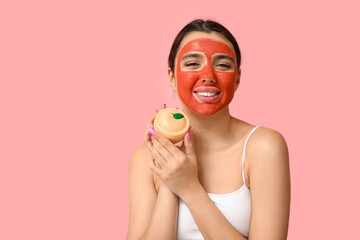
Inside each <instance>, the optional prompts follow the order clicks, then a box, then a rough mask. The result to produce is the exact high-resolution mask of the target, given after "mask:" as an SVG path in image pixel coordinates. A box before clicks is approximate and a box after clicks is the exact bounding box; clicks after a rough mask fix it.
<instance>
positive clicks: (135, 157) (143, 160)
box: [129, 144, 151, 168]
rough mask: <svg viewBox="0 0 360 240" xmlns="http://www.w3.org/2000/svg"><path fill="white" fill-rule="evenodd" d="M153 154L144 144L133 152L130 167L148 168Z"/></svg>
mask: <svg viewBox="0 0 360 240" xmlns="http://www.w3.org/2000/svg"><path fill="white" fill-rule="evenodd" d="M150 156H151V153H150V151H149V150H148V149H147V147H146V146H145V144H142V145H140V146H137V147H135V149H134V150H133V151H132V153H131V156H130V163H129V165H130V166H132V167H133V168H138V167H145V166H146V167H148V165H149V161H148V160H150Z"/></svg>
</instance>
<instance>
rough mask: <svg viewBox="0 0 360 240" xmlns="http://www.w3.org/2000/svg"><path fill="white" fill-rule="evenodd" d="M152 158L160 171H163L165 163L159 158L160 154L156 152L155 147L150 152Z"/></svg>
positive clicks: (161, 157)
mask: <svg viewBox="0 0 360 240" xmlns="http://www.w3.org/2000/svg"><path fill="white" fill-rule="evenodd" d="M151 154H152V156H153V158H154V159H155V161H156V163H157V164H158V166H159V167H160V169H164V168H165V167H166V164H167V161H166V160H165V159H164V158H163V156H161V154H160V153H159V152H158V151H157V150H156V148H155V147H153V150H152V152H151Z"/></svg>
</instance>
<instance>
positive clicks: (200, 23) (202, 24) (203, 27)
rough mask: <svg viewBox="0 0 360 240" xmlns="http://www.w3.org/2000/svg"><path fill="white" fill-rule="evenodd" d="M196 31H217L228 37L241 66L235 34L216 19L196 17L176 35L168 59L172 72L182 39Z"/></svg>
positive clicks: (238, 64) (238, 65) (237, 61)
mask: <svg viewBox="0 0 360 240" xmlns="http://www.w3.org/2000/svg"><path fill="white" fill-rule="evenodd" d="M195 31H198V32H205V33H210V32H217V33H220V34H221V35H223V36H224V37H225V38H226V39H228V40H229V41H230V42H231V43H232V45H233V47H234V50H235V57H236V63H237V68H239V67H240V62H241V53H240V49H239V45H238V43H237V42H236V39H235V38H234V36H233V35H232V34H231V33H230V31H229V30H227V29H226V28H225V27H224V26H223V25H221V24H220V23H217V22H215V21H212V20H202V19H196V20H194V21H192V22H190V23H189V24H187V25H186V26H185V27H184V28H183V29H182V30H181V31H180V32H179V33H178V35H177V36H176V38H175V40H174V42H173V44H172V46H171V50H170V54H169V59H168V66H169V68H170V69H171V71H172V72H174V65H175V57H176V53H177V51H178V48H179V45H180V43H181V41H182V40H183V38H184V37H185V36H186V35H187V34H189V33H190V32H195Z"/></svg>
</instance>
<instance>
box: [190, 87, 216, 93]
mask: <svg viewBox="0 0 360 240" xmlns="http://www.w3.org/2000/svg"><path fill="white" fill-rule="evenodd" d="M193 92H209V93H218V92H221V90H220V89H218V88H216V87H197V88H195V89H194V90H193Z"/></svg>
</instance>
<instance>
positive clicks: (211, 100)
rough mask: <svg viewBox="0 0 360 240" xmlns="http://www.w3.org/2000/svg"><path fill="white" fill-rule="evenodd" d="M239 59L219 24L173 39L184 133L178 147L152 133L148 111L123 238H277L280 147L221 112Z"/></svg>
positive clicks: (195, 25)
mask: <svg viewBox="0 0 360 240" xmlns="http://www.w3.org/2000/svg"><path fill="white" fill-rule="evenodd" d="M240 60H241V58H240V50H239V47H238V44H237V42H236V40H235V38H234V37H233V36H232V34H231V33H230V32H229V31H228V30H227V29H226V28H225V27H223V26H222V25H220V24H219V23H216V22H213V21H203V20H195V21H193V22H191V23H189V24H188V25H187V26H185V27H184V28H183V29H182V30H181V31H180V33H179V34H178V36H177V37H176V39H175V41H174V43H173V45H172V49H171V52H170V55H169V70H168V75H169V83H170V86H171V88H172V89H173V90H174V91H177V93H178V95H179V97H180V99H181V102H182V110H183V111H184V113H185V114H187V116H188V118H189V120H190V124H191V126H192V127H191V130H189V132H188V133H187V134H186V136H185V137H184V142H183V145H182V146H181V147H178V146H175V145H174V144H173V143H171V142H170V141H169V140H168V139H166V138H165V137H164V136H162V135H161V134H160V133H158V132H156V133H155V132H154V130H153V121H154V118H155V116H156V113H155V114H154V115H153V116H152V117H151V119H150V120H149V123H148V126H147V129H146V132H145V135H144V145H142V146H140V147H138V148H136V149H135V150H134V152H133V154H132V156H131V159H130V164H129V196H130V217H129V228H128V235H127V239H128V240H135V239H136V240H138V239H151V240H155V239H156V240H161V239H164V240H169V239H181V240H182V239H216V240H220V239H229V240H230V239H247V238H249V239H251V240H263V239H266V240H272V239H274V240H280V239H286V237H287V231H288V222H289V211H290V173H289V159H288V150H287V145H286V142H285V140H284V138H283V136H282V135H281V134H280V133H279V132H277V131H274V130H271V129H268V128H265V127H260V126H254V125H252V124H250V123H247V122H245V121H243V120H240V119H237V118H235V117H233V116H231V115H230V113H229V103H230V102H231V100H232V99H233V96H234V93H235V91H236V90H237V88H238V86H239V83H240V73H241V72H240ZM163 107H165V106H163ZM245 150H246V154H245Z"/></svg>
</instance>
